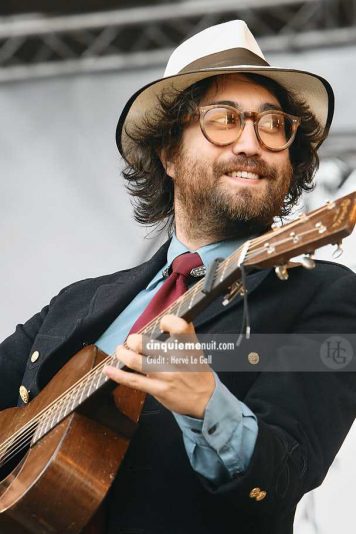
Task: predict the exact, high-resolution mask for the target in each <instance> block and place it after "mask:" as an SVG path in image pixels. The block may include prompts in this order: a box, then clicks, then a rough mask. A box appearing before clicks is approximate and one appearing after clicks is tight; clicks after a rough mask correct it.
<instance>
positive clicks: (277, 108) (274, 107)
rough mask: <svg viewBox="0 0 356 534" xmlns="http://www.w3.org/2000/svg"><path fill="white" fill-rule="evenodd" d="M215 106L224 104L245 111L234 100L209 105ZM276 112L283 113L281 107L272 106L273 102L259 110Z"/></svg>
mask: <svg viewBox="0 0 356 534" xmlns="http://www.w3.org/2000/svg"><path fill="white" fill-rule="evenodd" d="M215 104H218V105H219V104H224V105H226V106H231V107H233V108H236V109H238V110H239V111H243V109H242V108H241V106H240V104H239V103H238V102H234V101H233V100H216V101H213V102H210V103H209V105H215ZM270 109H271V110H276V111H283V110H282V108H281V106H279V105H278V104H272V102H265V103H264V104H261V105H260V106H259V108H258V111H259V112H262V111H268V110H270Z"/></svg>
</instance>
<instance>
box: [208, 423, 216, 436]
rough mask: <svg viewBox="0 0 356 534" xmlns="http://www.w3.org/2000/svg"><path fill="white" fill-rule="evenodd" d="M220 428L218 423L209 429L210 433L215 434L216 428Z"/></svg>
mask: <svg viewBox="0 0 356 534" xmlns="http://www.w3.org/2000/svg"><path fill="white" fill-rule="evenodd" d="M217 428H218V425H217V424H216V425H213V426H211V427H210V428H209V429H208V434H210V435H211V434H214V432H215V430H216V429H217Z"/></svg>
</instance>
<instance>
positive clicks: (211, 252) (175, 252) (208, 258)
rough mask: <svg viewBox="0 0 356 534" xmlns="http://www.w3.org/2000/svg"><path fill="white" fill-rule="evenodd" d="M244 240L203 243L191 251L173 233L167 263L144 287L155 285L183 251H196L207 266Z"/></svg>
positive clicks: (226, 254) (234, 248)
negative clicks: (203, 244) (202, 245)
mask: <svg viewBox="0 0 356 534" xmlns="http://www.w3.org/2000/svg"><path fill="white" fill-rule="evenodd" d="M245 241H246V238H243V239H241V238H239V239H226V240H224V241H217V242H216V243H211V244H210V245H205V246H204V247H201V248H199V249H198V250H194V251H192V250H189V249H188V248H187V247H186V246H185V245H184V244H183V243H182V242H181V241H179V239H178V238H177V236H176V234H175V233H174V234H173V236H172V240H171V242H170V245H169V248H168V251H167V263H166V264H165V265H164V266H163V268H162V270H160V271H159V272H158V273H157V274H156V276H155V277H154V278H153V279H152V280H151V282H150V283H149V284H148V285H147V287H146V289H148V290H150V289H153V288H154V287H156V285H157V284H158V283H159V282H160V281H161V280H163V279H164V276H163V274H162V271H163V270H164V269H166V268H167V267H169V266H170V265H171V264H172V262H173V260H174V259H175V258H177V256H180V255H181V254H184V253H185V252H197V253H198V254H199V256H200V257H201V260H202V262H203V264H204V265H205V267H206V268H208V267H209V265H210V264H211V263H212V261H213V260H214V259H215V258H223V259H225V258H227V257H228V256H230V255H231V254H232V253H233V252H234V251H235V250H237V249H238V248H239V247H240V246H241V245H242V243H244V242H245Z"/></svg>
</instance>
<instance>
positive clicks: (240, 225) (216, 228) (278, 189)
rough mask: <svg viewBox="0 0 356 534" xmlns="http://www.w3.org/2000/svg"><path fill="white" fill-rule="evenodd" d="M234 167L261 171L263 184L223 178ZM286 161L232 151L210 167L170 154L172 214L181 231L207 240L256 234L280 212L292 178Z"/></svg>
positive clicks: (192, 236) (269, 224)
mask: <svg viewBox="0 0 356 534" xmlns="http://www.w3.org/2000/svg"><path fill="white" fill-rule="evenodd" d="M237 168H243V169H244V170H246V171H249V172H253V173H256V174H259V175H260V176H263V177H264V179H263V181H264V182H265V183H264V184H263V187H260V186H259V185H257V186H255V185H249V184H246V186H244V185H243V184H241V185H240V184H239V186H238V187H235V186H233V184H229V183H227V180H225V181H223V180H222V176H223V175H224V174H227V173H229V172H231V171H233V170H236V169H237ZM292 174H293V170H292V166H291V164H290V162H289V161H288V162H286V163H285V164H283V165H279V166H278V167H277V166H272V165H267V164H266V163H265V162H263V161H262V160H260V159H257V158H247V157H242V156H236V157H234V158H231V159H229V161H226V162H215V164H213V166H211V165H209V164H208V163H206V162H204V161H199V160H198V159H196V158H194V159H192V158H189V157H187V156H186V155H185V154H184V152H181V153H179V154H177V156H176V159H175V177H174V189H175V213H176V218H177V217H179V218H180V221H181V222H182V224H183V225H184V229H185V232H186V234H187V236H189V237H191V238H194V239H198V238H199V239H200V238H209V240H211V242H213V241H220V240H223V239H229V238H239V237H248V236H252V235H255V234H257V235H258V234H261V233H263V232H264V231H266V230H267V229H268V228H269V227H270V226H271V224H272V223H273V219H274V217H276V216H278V215H280V214H281V213H282V211H283V206H284V201H285V198H286V195H287V194H288V191H289V188H290V184H291V180H292Z"/></svg>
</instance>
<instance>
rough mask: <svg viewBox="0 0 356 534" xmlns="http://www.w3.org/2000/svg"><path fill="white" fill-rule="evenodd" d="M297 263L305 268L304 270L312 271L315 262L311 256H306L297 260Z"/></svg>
mask: <svg viewBox="0 0 356 534" xmlns="http://www.w3.org/2000/svg"><path fill="white" fill-rule="evenodd" d="M298 262H299V263H300V264H301V265H302V266H303V267H305V269H314V267H315V261H314V260H313V258H312V257H311V254H306V255H305V256H301V257H300V258H298Z"/></svg>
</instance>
